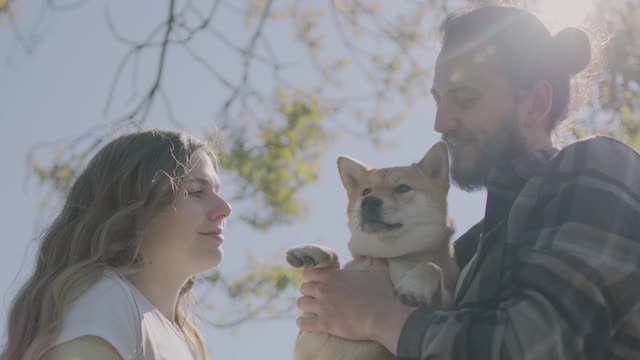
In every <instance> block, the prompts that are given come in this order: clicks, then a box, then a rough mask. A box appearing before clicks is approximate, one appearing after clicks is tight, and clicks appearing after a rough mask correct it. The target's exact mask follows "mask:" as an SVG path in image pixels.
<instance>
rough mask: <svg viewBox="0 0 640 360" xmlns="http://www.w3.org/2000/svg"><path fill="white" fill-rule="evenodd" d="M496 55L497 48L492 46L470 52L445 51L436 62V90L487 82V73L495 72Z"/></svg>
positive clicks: (470, 50)
mask: <svg viewBox="0 0 640 360" xmlns="http://www.w3.org/2000/svg"><path fill="white" fill-rule="evenodd" d="M494 55H495V47H494V46H490V45H487V46H484V47H480V48H474V49H469V50H468V51H462V50H458V49H453V50H443V51H442V52H441V53H440V55H439V56H438V59H437V61H436V66H435V74H434V79H433V83H434V88H436V87H438V88H439V87H443V86H445V87H447V88H449V87H453V86H462V85H465V84H473V83H478V82H481V81H484V80H486V78H487V71H488V70H495V67H494V65H493V59H494V57H493V56H494Z"/></svg>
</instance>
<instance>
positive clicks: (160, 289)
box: [129, 266, 187, 323]
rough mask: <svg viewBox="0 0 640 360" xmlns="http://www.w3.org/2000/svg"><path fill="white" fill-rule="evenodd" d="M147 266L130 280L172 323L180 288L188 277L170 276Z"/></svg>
mask: <svg viewBox="0 0 640 360" xmlns="http://www.w3.org/2000/svg"><path fill="white" fill-rule="evenodd" d="M158 270H159V269H156V268H153V267H152V266H145V268H143V269H142V270H141V271H139V272H137V273H135V274H133V275H131V276H130V277H129V281H130V282H131V283H132V284H133V285H134V286H135V287H136V288H137V289H138V290H139V291H140V292H141V293H142V294H143V295H144V296H145V297H146V298H147V299H148V300H149V302H150V303H151V304H152V305H153V306H155V307H156V308H158V310H159V311H160V312H161V313H162V314H163V315H164V316H165V317H166V318H167V320H169V321H171V322H172V323H173V322H175V310H176V304H177V302H178V296H179V295H180V289H181V288H182V286H183V285H184V283H185V282H186V281H187V279H183V278H176V277H175V276H174V277H172V276H168V275H169V274H166V273H165V272H162V270H160V271H158Z"/></svg>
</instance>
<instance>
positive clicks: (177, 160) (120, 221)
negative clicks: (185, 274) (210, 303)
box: [0, 130, 217, 360]
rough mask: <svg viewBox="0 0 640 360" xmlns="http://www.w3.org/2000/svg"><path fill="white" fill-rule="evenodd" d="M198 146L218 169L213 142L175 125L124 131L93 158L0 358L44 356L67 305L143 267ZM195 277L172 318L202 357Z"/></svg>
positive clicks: (19, 303)
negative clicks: (152, 232)
mask: <svg viewBox="0 0 640 360" xmlns="http://www.w3.org/2000/svg"><path fill="white" fill-rule="evenodd" d="M199 149H202V150H204V151H205V152H206V153H207V154H208V156H209V157H210V158H211V160H212V162H213V164H214V167H215V168H216V170H217V157H216V155H215V153H214V152H213V150H212V149H211V148H210V147H209V146H207V145H206V144H205V143H203V142H202V141H200V140H198V139H196V138H194V137H193V136H190V135H188V134H187V133H183V132H181V133H179V132H173V131H161V130H152V131H144V132H137V133H132V134H127V135H123V136H120V137H118V138H116V139H115V140H112V141H111V142H110V143H108V144H107V145H106V146H104V147H103V148H102V149H101V150H100V151H99V152H98V153H97V154H96V155H95V156H94V157H93V158H92V159H91V161H90V162H89V164H88V165H87V167H86V168H85V169H84V171H83V172H82V173H81V174H80V176H79V177H78V178H77V179H76V181H75V183H74V184H73V186H72V188H71V190H70V192H69V194H68V196H67V198H66V202H65V204H64V206H63V208H62V211H61V212H60V214H58V216H57V217H56V218H55V220H54V221H53V223H52V224H51V225H50V226H49V228H48V229H47V230H46V232H45V233H44V235H43V237H42V242H41V244H40V246H39V249H38V253H37V261H36V267H35V271H34V272H33V274H32V275H31V276H30V277H29V279H28V280H27V281H26V283H25V284H24V285H23V286H22V288H21V289H20V290H19V291H18V293H17V295H16V296H15V298H14V299H13V302H12V304H11V308H10V312H9V317H8V322H7V335H8V339H7V340H8V341H7V344H6V347H5V349H4V350H3V351H2V353H1V354H0V360H16V359H32V358H33V357H34V356H36V355H38V354H39V353H40V352H41V351H42V350H43V349H44V348H45V347H46V346H47V345H48V344H50V342H51V341H52V339H54V338H55V336H56V335H57V333H58V331H59V328H60V325H61V323H62V320H63V318H64V314H65V308H66V306H67V305H68V304H69V303H71V302H72V301H73V300H74V299H76V298H77V297H78V296H79V295H81V294H82V292H83V291H84V290H86V289H87V288H88V287H89V286H90V285H91V284H93V283H94V282H95V281H96V280H97V279H98V278H99V277H100V276H102V274H104V272H105V271H114V272H116V273H118V274H120V275H122V276H125V277H127V276H130V275H132V274H134V273H136V272H137V271H139V270H141V269H142V266H143V260H142V258H141V254H140V241H139V240H140V236H141V234H142V230H143V229H144V228H145V226H146V225H147V224H148V223H149V222H150V220H151V219H153V218H154V216H156V215H157V214H159V213H160V212H161V211H162V210H164V209H165V208H167V207H168V206H170V205H171V204H172V203H173V201H174V200H175V198H176V196H177V191H178V184H179V181H180V179H181V178H182V177H183V176H185V175H186V173H187V172H188V168H187V167H186V166H185V164H187V163H188V162H189V159H190V157H191V155H192V154H193V153H194V152H195V151H196V150H199ZM194 283H195V278H191V279H189V281H187V283H186V284H185V285H184V286H183V288H182V289H181V290H180V295H179V297H178V301H177V304H176V311H175V319H174V321H175V322H176V323H177V324H178V326H179V327H180V329H181V330H182V332H183V333H184V335H185V337H186V339H187V340H188V342H189V344H190V345H191V346H192V348H194V349H195V350H196V352H197V353H198V358H199V359H207V351H206V346H205V343H204V340H203V337H202V335H201V334H200V332H199V331H198V329H197V328H196V326H195V324H194V320H195V319H194V316H193V313H192V311H191V305H192V302H191V297H190V295H191V290H192V288H193V286H194Z"/></svg>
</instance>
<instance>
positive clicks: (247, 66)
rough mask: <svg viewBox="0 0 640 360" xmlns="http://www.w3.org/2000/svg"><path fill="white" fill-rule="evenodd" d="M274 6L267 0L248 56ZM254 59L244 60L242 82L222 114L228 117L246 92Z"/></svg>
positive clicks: (247, 48) (247, 50)
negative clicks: (244, 91) (235, 103)
mask: <svg viewBox="0 0 640 360" xmlns="http://www.w3.org/2000/svg"><path fill="white" fill-rule="evenodd" d="M272 4H273V0H267V2H266V4H265V6H264V10H263V11H262V14H261V15H260V20H259V22H258V26H257V27H256V30H255V31H254V33H253V35H252V36H251V38H250V39H249V43H248V44H247V46H246V48H245V49H246V50H245V51H246V53H247V54H253V52H254V49H255V46H256V42H257V41H258V38H259V37H260V35H261V34H262V30H263V28H264V25H265V23H266V20H267V18H268V17H269V13H270V11H271V5H272ZM253 59H254V57H253V56H245V57H244V60H243V62H242V69H243V70H242V77H241V80H240V84H238V85H237V86H236V87H235V88H234V90H233V92H232V93H231V96H229V98H228V99H227V100H226V101H225V102H224V105H223V106H222V113H223V114H224V115H228V112H229V109H230V108H231V106H232V105H233V103H234V102H235V101H236V99H237V97H238V95H239V94H240V93H241V92H242V91H243V90H244V88H245V86H246V85H247V82H248V80H249V71H250V67H251V60H253ZM224 120H227V117H226V116H225V117H224Z"/></svg>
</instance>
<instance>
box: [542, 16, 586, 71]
mask: <svg viewBox="0 0 640 360" xmlns="http://www.w3.org/2000/svg"><path fill="white" fill-rule="evenodd" d="M552 41H553V45H552V49H553V51H552V56H553V58H552V59H550V60H551V61H552V64H553V66H554V67H557V68H558V69H559V70H563V71H564V72H565V73H566V74H569V75H575V74H578V73H579V72H581V71H582V70H584V69H585V68H586V67H587V66H589V63H590V62H591V41H590V40H589V36H588V35H587V33H586V32H585V31H584V30H582V29H579V28H575V27H568V28H564V29H562V30H560V31H559V32H558V33H557V34H556V35H555V36H554V37H553V40H552Z"/></svg>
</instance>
